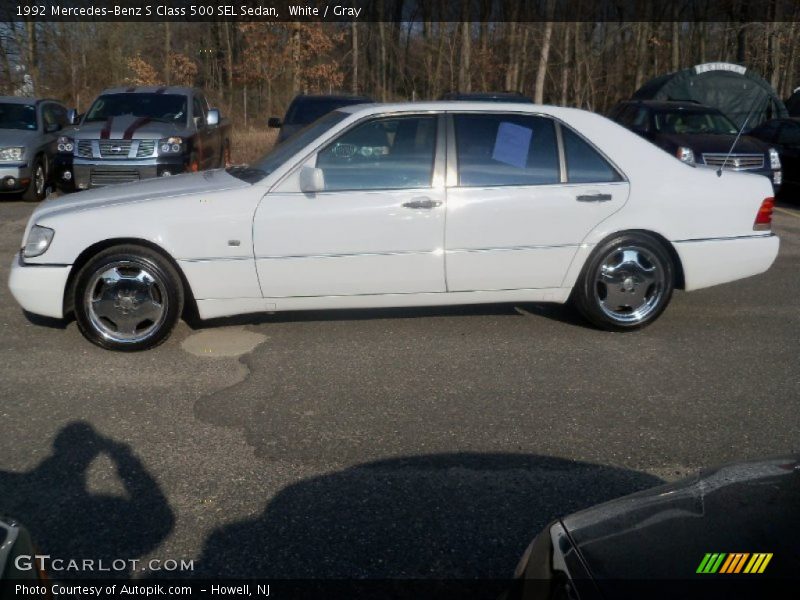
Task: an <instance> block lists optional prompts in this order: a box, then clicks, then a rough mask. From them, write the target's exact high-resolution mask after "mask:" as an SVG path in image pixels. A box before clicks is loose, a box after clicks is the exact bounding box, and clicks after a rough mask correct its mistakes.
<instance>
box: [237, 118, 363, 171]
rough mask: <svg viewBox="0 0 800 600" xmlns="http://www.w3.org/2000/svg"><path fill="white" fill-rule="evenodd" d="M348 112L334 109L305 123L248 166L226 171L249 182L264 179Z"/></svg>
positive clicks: (341, 119) (338, 121)
mask: <svg viewBox="0 0 800 600" xmlns="http://www.w3.org/2000/svg"><path fill="white" fill-rule="evenodd" d="M348 116H349V115H348V113H344V112H340V111H338V110H337V111H334V112H332V113H328V114H327V115H325V116H324V117H322V118H321V119H317V120H316V121H314V122H313V123H311V124H310V125H307V126H306V127H304V128H303V129H301V130H300V131H298V132H297V133H295V134H294V135H292V136H291V137H289V138H287V139H286V140H284V141H283V142H281V143H280V144H276V145H275V146H274V147H273V148H272V150H270V151H269V152H268V153H267V154H266V155H265V156H264V157H263V158H261V159H259V160H257V161H256V162H255V163H253V164H252V165H250V166H248V167H231V168H230V169H228V173H230V174H231V175H233V176H234V177H238V178H239V179H243V180H245V181H247V182H249V183H255V182H256V181H260V180H262V179H264V177H266V176H267V175H269V174H270V173H272V172H273V171H274V170H275V169H277V168H278V167H280V166H281V165H282V164H283V163H285V162H286V161H287V160H289V159H290V158H291V157H292V156H294V155H295V154H297V153H298V152H300V151H301V150H302V149H303V148H305V147H306V146H307V145H308V144H310V143H311V142H313V141H314V140H315V139H317V138H318V137H319V136H321V135H322V134H323V133H325V132H326V131H327V130H328V129H330V128H331V127H333V126H334V125H336V124H337V123H340V122H341V121H343V120H344V119H346V118H347V117H348Z"/></svg>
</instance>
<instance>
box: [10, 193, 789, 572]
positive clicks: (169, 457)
mask: <svg viewBox="0 0 800 600" xmlns="http://www.w3.org/2000/svg"><path fill="white" fill-rule="evenodd" d="M31 210H32V206H31V205H27V204H24V203H21V202H9V201H5V202H0V257H4V258H2V262H0V280H2V282H3V285H2V286H0V398H2V402H0V513H5V514H10V515H14V516H16V517H17V518H19V519H20V520H22V521H23V522H25V523H26V524H27V525H28V526H29V528H30V529H31V531H32V533H33V535H34V537H35V539H36V541H37V543H38V545H39V547H40V548H42V550H43V551H47V552H48V553H50V554H52V555H53V556H62V557H94V558H105V559H111V558H118V559H119V558H122V559H141V560H149V559H152V558H156V559H161V560H165V559H177V560H180V559H187V560H194V569H193V571H192V572H186V573H183V575H192V574H193V575H195V576H232V577H244V576H268V577H433V578H438V577H442V578H448V577H466V578H472V577H508V576H509V575H510V574H511V573H512V572H513V569H514V567H515V565H516V561H517V559H518V557H519V555H520V554H521V553H522V551H523V549H524V548H525V546H526V545H527V543H528V541H529V540H530V538H531V536H532V535H533V534H534V533H536V532H537V531H538V530H539V529H541V527H543V526H544V525H545V524H546V523H548V522H549V521H550V520H552V519H554V518H556V517H559V516H562V515H564V514H567V513H569V512H573V511H575V510H578V509H580V508H583V507H587V506H590V505H592V504H596V503H598V502H601V501H604V500H608V499H611V498H614V497H617V496H620V495H623V494H626V493H629V492H633V491H636V490H639V489H643V488H646V487H650V486H653V485H656V484H658V483H659V482H661V481H664V480H673V479H676V478H679V477H681V476H683V475H686V474H688V473H691V472H693V471H695V470H697V469H698V468H701V467H703V466H711V465H715V464H719V463H722V462H727V461H734V460H741V459H748V458H756V457H763V456H769V455H779V454H786V453H792V452H798V451H800V438H798V435H797V432H798V417H797V415H798V414H800V394H798V390H799V389H800V370H798V367H797V354H798V350H799V349H800V310H799V309H798V297H800V276H799V275H798V259H799V258H800V210H798V207H797V205H794V206H792V205H786V206H782V207H781V208H780V209H779V210H778V212H776V215H775V230H776V231H777V232H778V233H779V234H780V235H781V238H782V244H781V252H780V256H779V258H778V261H777V262H776V264H775V265H774V266H773V268H772V269H771V270H770V271H769V272H767V273H766V274H763V275H760V276H757V277H753V278H750V279H747V280H743V281H740V282H736V283H732V284H727V285H723V286H718V287H715V288H710V289H707V290H700V291H697V292H692V293H683V292H677V293H676V295H675V296H674V298H673V301H672V304H671V305H670V307H669V308H668V309H667V311H666V312H665V313H664V315H663V316H662V317H661V318H660V319H659V320H658V321H657V322H656V323H654V324H653V325H652V326H650V327H648V328H646V329H644V330H642V331H638V332H633V333H625V334H615V333H608V332H603V331H598V330H595V329H593V328H591V327H590V326H588V325H587V324H586V323H585V322H584V321H583V320H582V319H581V318H580V317H579V316H578V315H577V314H576V313H575V312H574V311H573V310H572V309H570V308H569V307H561V306H547V305H531V304H522V305H517V306H513V305H490V306H477V307H457V308H431V309H402V310H399V309H398V310H373V311H367V310H365V311H330V312H322V313H312V312H303V313H287V314H277V315H264V316H253V317H246V318H236V319H229V320H219V321H214V322H211V323H206V324H193V325H192V326H189V325H187V324H185V323H181V324H180V325H179V327H178V328H177V330H176V331H175V333H174V335H173V336H172V338H170V340H169V341H167V342H166V343H165V344H164V345H162V346H160V347H159V348H157V349H155V350H153V351H150V352H145V353H138V354H118V353H111V352H107V351H104V350H101V349H99V348H96V347H94V346H92V345H90V344H89V343H88V342H86V341H84V339H83V338H82V337H81V335H80V334H79V332H78V330H77V328H76V326H75V323H74V322H69V323H60V322H52V321H45V322H36V323H33V322H31V321H29V320H28V319H26V317H25V316H24V315H23V313H22V311H21V310H20V309H19V307H18V306H17V304H16V303H15V302H14V300H13V298H12V297H11V295H10V293H9V291H8V289H7V286H6V284H5V282H6V281H7V279H8V266H9V265H10V263H11V260H12V257H13V255H14V253H15V251H16V249H17V248H18V247H19V245H20V241H21V235H22V231H23V228H24V225H25V222H26V219H27V217H28V215H29V214H30V211H31ZM147 574H149V573H148V572H141V571H140V570H139V569H138V568H131V569H127V570H125V571H123V572H120V573H118V575H119V576H124V577H127V576H131V577H141V576H142V575H147ZM78 575H79V574H78ZM65 576H67V577H69V576H73V577H74V576H76V574H65Z"/></svg>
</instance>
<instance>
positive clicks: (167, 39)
mask: <svg viewBox="0 0 800 600" xmlns="http://www.w3.org/2000/svg"><path fill="white" fill-rule="evenodd" d="M171 49H172V30H171V28H170V22H169V21H164V83H166V84H167V85H170V84H171V83H172V73H171V67H172V65H171V64H170V63H171V61H170V50H171Z"/></svg>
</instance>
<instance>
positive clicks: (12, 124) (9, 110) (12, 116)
mask: <svg viewBox="0 0 800 600" xmlns="http://www.w3.org/2000/svg"><path fill="white" fill-rule="evenodd" d="M0 129H25V130H35V129H36V107H35V106H34V105H33V104H15V103H8V104H6V103H1V104H0Z"/></svg>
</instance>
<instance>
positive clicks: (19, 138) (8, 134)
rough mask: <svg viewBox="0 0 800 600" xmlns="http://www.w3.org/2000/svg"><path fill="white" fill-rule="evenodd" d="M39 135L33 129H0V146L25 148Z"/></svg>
mask: <svg viewBox="0 0 800 600" xmlns="http://www.w3.org/2000/svg"><path fill="white" fill-rule="evenodd" d="M39 135H41V134H40V133H39V132H38V131H35V130H33V129H30V130H28V129H0V146H25V145H27V144H28V142H30V141H31V140H32V139H34V138H35V137H38V136H39Z"/></svg>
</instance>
